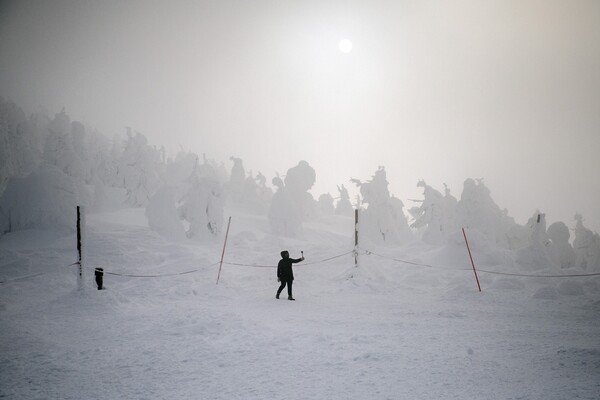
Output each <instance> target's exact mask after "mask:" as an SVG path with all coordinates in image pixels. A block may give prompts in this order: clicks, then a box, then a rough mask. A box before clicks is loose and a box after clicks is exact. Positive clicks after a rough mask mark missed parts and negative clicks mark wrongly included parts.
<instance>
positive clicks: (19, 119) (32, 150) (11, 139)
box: [0, 97, 48, 194]
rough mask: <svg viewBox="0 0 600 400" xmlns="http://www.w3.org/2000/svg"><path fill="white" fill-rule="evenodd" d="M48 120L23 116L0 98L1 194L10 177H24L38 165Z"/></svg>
mask: <svg viewBox="0 0 600 400" xmlns="http://www.w3.org/2000/svg"><path fill="white" fill-rule="evenodd" d="M47 121H48V118H47V117H45V116H42V115H37V114H33V115H31V116H30V117H29V118H26V117H25V113H24V112H23V110H22V109H21V108H20V107H18V106H17V105H16V104H15V103H12V102H8V101H5V100H4V99H2V98H1V97H0V194H1V193H2V191H3V190H4V189H5V187H6V184H7V183H8V180H9V179H10V178H12V177H25V176H27V175H28V174H29V173H31V172H32V171H33V170H35V169H36V168H37V167H38V165H39V164H40V162H41V154H42V149H43V141H44V139H45V136H46V130H47V123H48V122H47Z"/></svg>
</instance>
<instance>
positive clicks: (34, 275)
mask: <svg viewBox="0 0 600 400" xmlns="http://www.w3.org/2000/svg"><path fill="white" fill-rule="evenodd" d="M78 264H79V261H75V262H74V263H73V264H69V265H65V267H71V266H73V265H78ZM50 272H51V271H45V272H39V273H37V274H32V275H25V276H20V277H18V278H10V279H5V280H3V281H0V284H2V283H8V282H14V281H20V280H23V279H29V278H35V277H36V276H41V275H48V274H49V273H50Z"/></svg>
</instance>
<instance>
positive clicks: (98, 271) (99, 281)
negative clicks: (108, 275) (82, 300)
mask: <svg viewBox="0 0 600 400" xmlns="http://www.w3.org/2000/svg"><path fill="white" fill-rule="evenodd" d="M94 275H96V285H98V290H102V288H103V287H102V277H103V276H104V268H96V270H95V271H94Z"/></svg>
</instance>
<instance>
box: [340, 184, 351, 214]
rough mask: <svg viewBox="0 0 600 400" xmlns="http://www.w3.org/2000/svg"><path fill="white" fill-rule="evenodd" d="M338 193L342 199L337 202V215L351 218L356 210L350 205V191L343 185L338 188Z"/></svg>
mask: <svg viewBox="0 0 600 400" xmlns="http://www.w3.org/2000/svg"><path fill="white" fill-rule="evenodd" d="M337 188H338V192H339V193H340V199H339V200H338V202H337V205H336V207H335V213H336V214H337V215H347V216H351V215H352V214H353V213H354V208H353V207H352V203H350V195H349V194H348V189H346V188H345V187H344V185H342V186H341V187H340V186H338V187H337Z"/></svg>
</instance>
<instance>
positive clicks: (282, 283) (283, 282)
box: [275, 281, 289, 299]
mask: <svg viewBox="0 0 600 400" xmlns="http://www.w3.org/2000/svg"><path fill="white" fill-rule="evenodd" d="M284 287H285V281H281V285H280V286H279V289H277V296H275V298H277V299H278V298H279V295H280V294H281V291H282V290H283V288H284ZM288 290H289V289H288Z"/></svg>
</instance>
